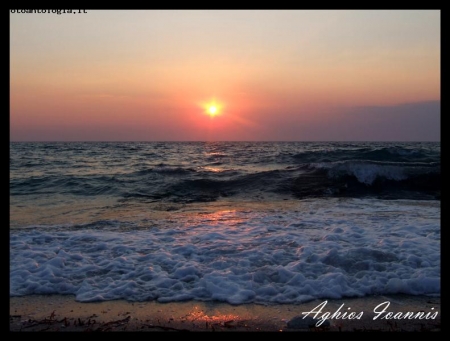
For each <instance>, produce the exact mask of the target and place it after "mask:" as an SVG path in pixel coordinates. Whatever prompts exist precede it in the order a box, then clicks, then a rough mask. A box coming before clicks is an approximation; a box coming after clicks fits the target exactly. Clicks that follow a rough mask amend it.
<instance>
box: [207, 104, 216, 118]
mask: <svg viewBox="0 0 450 341" xmlns="http://www.w3.org/2000/svg"><path fill="white" fill-rule="evenodd" d="M208 112H209V114H210V115H211V116H214V115H215V114H216V113H217V107H215V106H214V105H212V106H210V107H209V108H208Z"/></svg>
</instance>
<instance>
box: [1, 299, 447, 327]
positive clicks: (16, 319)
mask: <svg viewBox="0 0 450 341" xmlns="http://www.w3.org/2000/svg"><path fill="white" fill-rule="evenodd" d="M324 301H325V300H316V301H311V302H307V303H303V304H297V305H293V304H286V305H284V304H283V305H270V306H265V305H259V304H243V305H230V304H227V303H220V302H198V301H188V302H176V303H158V302H155V301H152V302H128V301H123V300H118V301H107V302H92V303H81V302H77V301H75V298H74V296H61V295H49V296H47V295H39V296H25V297H11V298H10V319H9V320H10V322H9V326H10V331H14V332H17V331H22V332H32V331H48V332H65V331H79V332H90V331H92V332H94V331H97V332H109V331H112V332H119V331H120V332H149V331H157V332H163V331H174V332H180V331H189V332H230V331H232V332H236V331H242V332H312V331H313V332H317V331H320V332H340V331H341V332H364V331H386V332H401V331H441V304H440V298H439V297H427V296H408V295H387V296H386V295H383V296H371V297H365V298H345V299H339V300H328V301H327V303H326V305H324V306H323V308H322V310H321V312H320V313H318V314H317V315H316V316H314V314H315V313H314V312H312V313H311V314H309V316H310V317H316V318H317V319H320V317H321V315H322V314H324V313H326V312H329V313H330V315H331V314H333V313H335V312H336V311H339V312H340V314H341V315H340V316H339V317H340V318H336V316H337V315H335V317H333V318H331V319H329V320H328V321H329V322H330V325H328V326H325V324H326V323H323V324H322V325H321V326H319V327H317V326H315V325H312V324H311V323H310V324H309V325H308V324H304V325H299V324H297V325H294V326H292V322H291V323H290V324H289V325H288V322H289V321H291V320H292V319H293V318H294V317H295V316H301V317H303V316H304V315H302V312H310V311H312V310H313V309H314V308H316V307H317V306H319V305H320V304H323V303H324ZM384 302H389V303H390V304H389V306H388V307H387V303H384ZM383 303H384V304H383ZM342 304H343V306H342ZM377 306H378V308H376V307H377ZM339 308H340V309H339ZM383 308H386V309H385V312H384V313H380V314H377V313H376V312H374V309H375V310H377V311H378V312H381V311H383ZM318 309H320V308H317V309H316V310H318ZM345 312H346V313H347V314H346V317H347V318H345V319H343V318H342V316H343V313H345ZM352 312H353V315H350V313H352ZM388 312H391V313H392V314H391V316H390V317H391V318H390V319H389V318H386V317H389V314H388ZM407 312H411V313H413V314H410V315H411V316H412V318H400V317H404V315H405V314H406V313H407ZM436 312H437V314H436ZM377 315H378V317H377V318H375V317H376V316H377ZM395 316H396V317H397V318H392V317H395ZM411 316H410V317H411ZM433 316H434V318H433ZM349 317H353V319H352V318H349ZM357 317H359V318H357ZM420 317H422V318H420ZM426 317H428V318H426ZM302 320H304V321H306V320H305V319H302ZM302 322H303V321H302ZM314 322H317V321H314Z"/></svg>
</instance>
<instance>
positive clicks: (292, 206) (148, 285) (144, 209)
mask: <svg viewBox="0 0 450 341" xmlns="http://www.w3.org/2000/svg"><path fill="white" fill-rule="evenodd" d="M440 166H441V156H440V143H439V142H404V143H399V142H395V143H394V142H52V143H45V142H36V143H34V142H33V143H32V142H11V143H10V173H9V175H10V180H9V181H10V188H9V190H10V197H9V200H10V217H9V218H10V221H9V251H10V252H9V253H10V263H9V278H10V281H9V284H10V285H9V288H10V289H9V290H10V297H14V296H27V295H50V294H61V295H73V296H74V298H75V299H76V300H77V301H79V302H92V301H108V300H118V299H123V300H128V301H157V302H175V301H189V300H196V301H220V302H228V303H230V304H234V305H239V304H245V303H257V304H264V305H270V304H285V303H290V304H296V303H303V302H307V301H311V300H314V299H324V300H325V299H340V298H346V297H365V296H373V295H387V294H408V295H430V296H438V297H439V296H440V289H441V288H440V279H441V276H440V271H441V262H440V260H441V249H440V248H441V244H440V240H441V237H440V236H441V234H440V229H441V226H440V222H441V220H440V214H441V207H440V193H441V171H440Z"/></svg>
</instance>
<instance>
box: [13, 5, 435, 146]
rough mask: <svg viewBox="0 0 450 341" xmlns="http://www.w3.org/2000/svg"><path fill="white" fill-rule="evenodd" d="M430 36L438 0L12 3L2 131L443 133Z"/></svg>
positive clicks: (144, 137)
mask: <svg viewBox="0 0 450 341" xmlns="http://www.w3.org/2000/svg"><path fill="white" fill-rule="evenodd" d="M440 40H441V37H440V11H438V10H410V11H404V10H386V11H384V10H383V11H381V10H367V11H355V10H354V11H346V10H331V11H324V10H317V11H308V10H287V11H278V10H245V11H239V10H229V11H228V10H227V11H225V10H220V11H216V10H202V11H197V10H163V11H160V10H138V11H135V10H127V11H116V10H87V13H86V14H84V13H77V14H61V15H57V14H54V13H45V14H44V13H33V14H30V13H10V138H11V141H171V140H175V141H204V140H208V141H210V140H220V141H223V140H229V141H238V140H244V141H254V140H266V141H278V140H283V141H284V140H296V141H317V140H322V141H329V140H335V141H344V140H345V141H348V140H368V141H373V140H389V141H398V140H402V141H413V140H420V141H429V140H430V141H439V140H440V63H441V62H440ZM212 106H214V107H215V109H211V107H212Z"/></svg>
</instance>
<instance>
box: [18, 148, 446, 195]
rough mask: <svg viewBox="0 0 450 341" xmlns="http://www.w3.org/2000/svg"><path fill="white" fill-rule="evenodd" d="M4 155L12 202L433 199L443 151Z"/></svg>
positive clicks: (43, 151)
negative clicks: (41, 199) (31, 197)
mask: <svg viewBox="0 0 450 341" xmlns="http://www.w3.org/2000/svg"><path fill="white" fill-rule="evenodd" d="M10 156H11V159H10V195H11V196H12V197H17V196H29V195H40V196H47V197H50V196H52V195H54V194H58V195H59V196H60V195H62V196H64V195H71V196H79V197H93V196H108V197H112V198H117V199H118V200H124V201H129V200H140V201H149V202H157V201H163V202H174V203H191V202H209V201H217V200H221V199H223V198H232V199H236V200H240V199H249V198H255V199H258V200H265V198H269V199H272V198H273V197H274V196H288V197H292V198H298V199H302V198H308V197H330V196H331V197H367V196H371V197H377V198H386V199H396V198H397V199H439V196H440V177H441V174H440V143H329V142H326V143H302V142H282V143H273V142H267V143H265V142H256V143H255V142H248V143H247V142H234V143H233V142H216V143H202V142H198V143H197V142H188V143H181V142H173V143H170V142H161V143H158V142H149V143H142V142H139V143H92V142H86V143H11V145H10ZM58 200H60V199H58Z"/></svg>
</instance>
